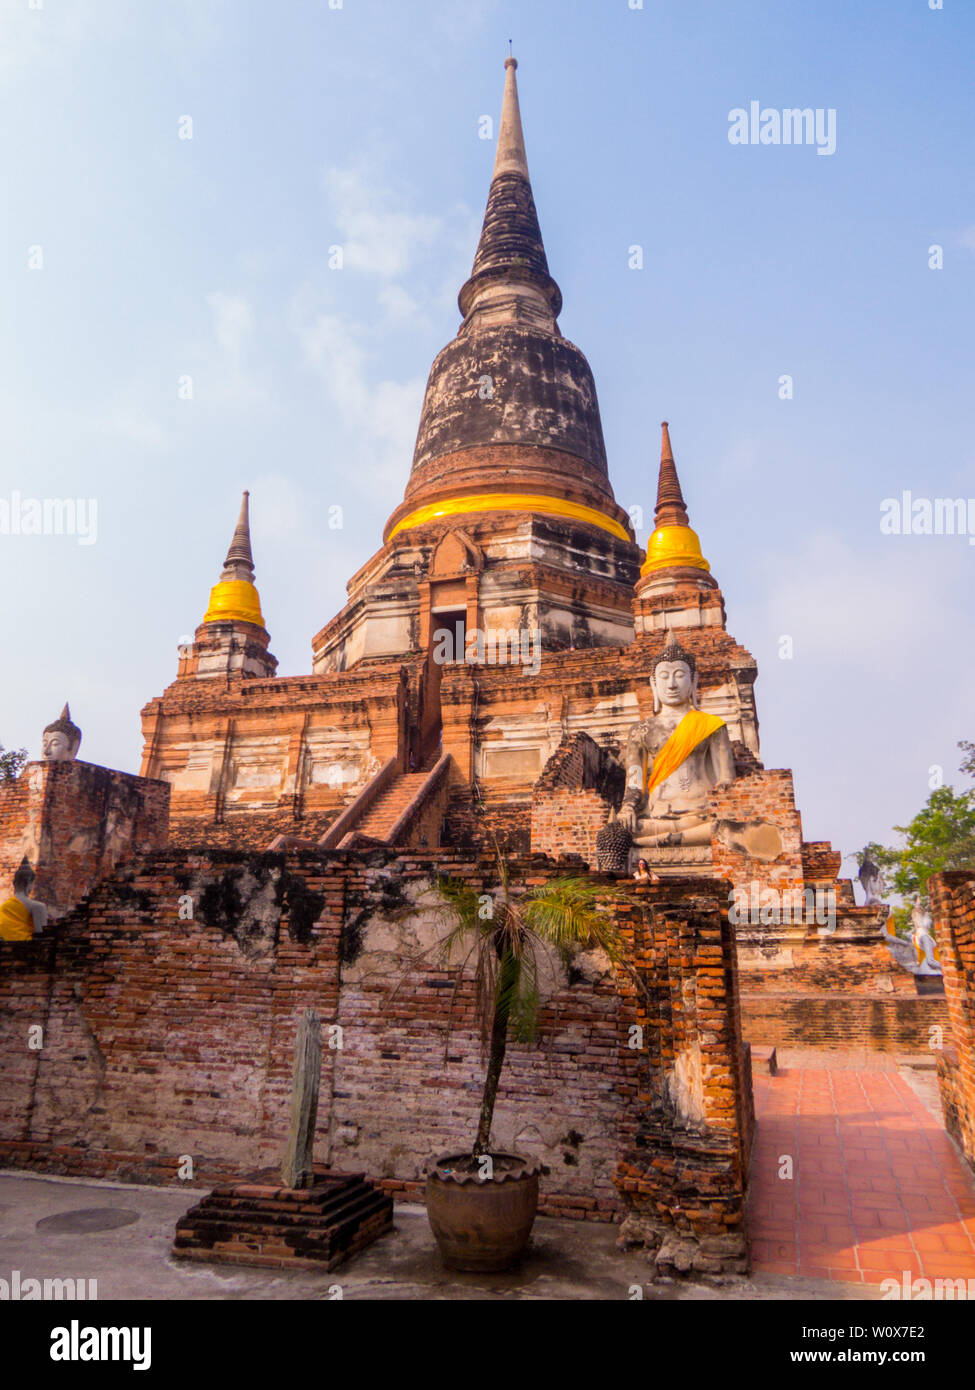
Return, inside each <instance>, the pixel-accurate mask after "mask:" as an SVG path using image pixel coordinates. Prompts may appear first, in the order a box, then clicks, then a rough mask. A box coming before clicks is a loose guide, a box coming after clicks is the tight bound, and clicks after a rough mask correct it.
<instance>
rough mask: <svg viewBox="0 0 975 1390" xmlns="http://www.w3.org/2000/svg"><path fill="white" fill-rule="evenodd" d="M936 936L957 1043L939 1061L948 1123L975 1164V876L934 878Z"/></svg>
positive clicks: (931, 885)
mask: <svg viewBox="0 0 975 1390" xmlns="http://www.w3.org/2000/svg"><path fill="white" fill-rule="evenodd" d="M928 892H929V893H930V895H931V914H932V916H933V918H934V935H935V939H936V940H937V942H938V953H939V955H940V957H941V968H942V970H943V971H944V985H945V1000H946V1002H947V1008H948V1017H949V1020H950V1028H951V1048H950V1049H948V1050H946V1052H945V1054H944V1055H943V1056H942V1057H941V1058H939V1061H938V1082H939V1085H940V1089H941V1103H942V1106H943V1108H944V1114H945V1124H946V1126H947V1128H948V1130H949V1132H950V1133H951V1134H952V1135H954V1137H955V1139H956V1140H957V1141H958V1143H959V1144H960V1145H961V1147H962V1150H963V1151H964V1154H965V1157H966V1158H967V1159H968V1161H969V1163H971V1165H972V1166H973V1167H975V875H972V874H971V873H962V872H957V871H956V872H948V873H940V874H935V875H934V877H933V878H931V879H929V880H928Z"/></svg>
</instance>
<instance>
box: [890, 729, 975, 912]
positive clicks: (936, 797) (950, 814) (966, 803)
mask: <svg viewBox="0 0 975 1390" xmlns="http://www.w3.org/2000/svg"><path fill="white" fill-rule="evenodd" d="M958 746H959V748H960V749H961V750H962V752H963V753H964V755H965V756H964V758H963V760H962V763H961V770H962V772H965V773H968V774H969V775H970V776H975V744H972V743H968V742H963V743H959V745H958ZM894 829H895V830H896V831H897V832H898V834H900V835H903V836H904V844H903V845H900V846H895V847H893V848H888V849H884V850H881V851H880V853H879V855H878V857H877V863H878V864H880V865H881V867H883V868H887V869H890V870H892V871H893V872H892V887H893V888H894V891H895V892H897V893H900V894H901V895H902V896H903V897H913V896H914V895H915V894H920V895H921V897H922V898H925V897H926V896H927V886H928V879H929V878H930V877H931V875H932V874H936V873H938V872H939V871H940V870H941V869H975V788H970V789H969V790H968V791H962V792H957V793H956V792H955V789H954V788H953V787H938V788H937V790H936V791H933V792H932V793H931V795H930V796H929V797H928V800H927V804H926V805H925V806H924V807H923V809H922V810H920V811H918V813H917V815H916V816H915V817H914V819H913V820H912V821H911V822H910V823H909V824H908V825H895V826H894Z"/></svg>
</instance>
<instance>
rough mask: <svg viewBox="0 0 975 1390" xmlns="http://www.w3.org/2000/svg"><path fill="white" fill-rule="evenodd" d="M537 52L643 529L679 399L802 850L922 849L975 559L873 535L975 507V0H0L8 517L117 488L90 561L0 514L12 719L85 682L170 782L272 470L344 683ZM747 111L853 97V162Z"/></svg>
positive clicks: (531, 120) (82, 689)
mask: <svg viewBox="0 0 975 1390" xmlns="http://www.w3.org/2000/svg"><path fill="white" fill-rule="evenodd" d="M509 36H510V37H512V38H513V39H514V41H515V53H516V55H517V57H518V59H519V65H520V66H519V72H518V77H519V84H520V95H521V105H522V114H523V118H524V123H525V134H526V145H527V150H528V160H529V166H530V168H531V172H532V181H533V187H534V191H535V199H536V203H537V206H538V211H539V216H540V220H541V225H542V231H543V235H544V237H545V242H546V248H547V251H548V257H549V264H550V267H551V270H552V273H553V274H554V275H555V277H556V279H557V280H558V281H559V283H560V285H561V288H562V292H563V296H564V300H565V308H564V310H563V314H562V317H561V327H562V330H563V332H564V333H565V334H566V336H567V337H569V338H571V339H572V340H573V341H574V342H576V343H578V344H579V346H580V347H582V349H583V350H584V351H585V352H586V354H587V356H588V358H589V360H590V363H591V365H592V368H593V371H594V373H595V377H596V383H597V387H598V390H599V396H600V405H601V409H602V417H603V427H604V431H605V435H606V442H607V449H608V454H609V460H610V474H611V478H612V481H613V485H614V488H615V492H616V496H617V498H618V499H619V501H620V502H621V503H622V504H623V505H624V506H626V507H630V506H634V505H643V506H644V507H645V509H646V517H647V519H649V517H650V516H651V514H652V503H653V491H654V481H655V473H656V460H657V454H658V442H659V428H658V426H659V421H660V420H661V419H664V418H666V419H668V420H669V421H670V424H671V435H672V438H673V443H674V450H675V455H676V458H677V463H678V468H679V470H680V474H681V478H682V482H683V485H684V492H685V496H686V498H687V501H688V506H689V509H690V514H691V522H692V525H694V526H695V528H696V529H697V531H698V532H699V534H700V536H701V540H702V545H703V547H704V552H705V554H706V555H707V557H708V558H709V560H710V562H711V565H712V570H713V572H714V574H715V575H716V577H717V578H718V580H719V582H720V583H721V585H722V588H723V590H724V593H725V598H726V602H727V607H728V627H729V630H730V631H731V632H732V633H733V634H734V635H735V636H736V637H737V639H738V641H740V642H741V643H742V644H743V645H745V646H746V647H748V648H749V649H750V650H751V651H752V652H753V653H754V654H755V656H756V658H757V659H758V662H759V668H760V674H759V682H758V686H757V698H758V706H759V717H760V721H761V733H762V751H763V757H764V759H765V761H766V764H767V765H768V766H770V767H782V766H787V767H792V768H793V769H794V770H795V775H796V783H797V790H798V796H799V803H800V806H801V809H802V811H803V818H804V829H805V833H806V836H807V838H810V839H813V838H815V839H819V838H831V839H832V840H833V841H834V843H835V844H836V846H837V847H839V848H841V849H842V850H843V852H844V853H847V852H849V851H851V850H853V849H855V848H858V847H859V846H860V845H862V844H863V842H864V841H865V840H866V839H868V838H876V839H880V840H882V841H884V840H886V841H889V840H890V838H891V826H892V825H893V824H895V823H898V822H901V821H903V820H904V819H906V818H908V817H910V815H912V814H913V812H914V811H915V810H917V809H918V808H919V806H920V805H921V803H922V802H923V801H924V799H925V798H926V797H927V795H928V791H929V776H930V774H929V769H930V768H931V767H932V766H941V767H943V768H944V773H945V778H946V780H948V781H952V780H954V781H955V783H956V785H957V784H958V783H959V782H960V781H961V779H960V777H959V775H958V774H957V771H956V769H957V763H958V754H957V750H956V748H955V744H956V742H957V740H958V739H961V738H975V724H973V720H972V705H973V702H972V699H971V691H972V684H973V678H975V650H973V642H972V632H971V613H972V595H973V583H972V577H973V573H975V546H970V545H969V544H968V540H967V537H964V536H957V535H955V536H934V535H932V536H925V535H916V536H915V535H911V536H887V535H882V534H881V531H880V525H879V522H880V515H881V502H882V501H883V499H884V498H886V497H890V496H898V495H899V494H900V493H901V491H902V490H903V489H909V490H911V492H912V494H913V495H914V496H915V497H929V498H936V497H966V498H967V497H968V496H969V495H973V496H975V468H973V452H975V444H973V439H975V432H973V429H972V424H973V421H972V414H973V401H975V391H973V384H972V376H973V373H972V342H971V323H972V292H973V286H975V195H973V189H975V179H973V173H975V170H973V149H975V140H973V134H972V132H973V129H975V123H973V109H972V108H973V100H972V86H971V67H972V51H973V40H975V7H973V6H971V5H970V4H969V3H967V0H965V2H963V0H944V9H943V10H940V11H932V10H931V9H930V8H929V5H928V0H864V2H863V3H859V4H857V5H854V6H851V5H850V4H849V3H839V0H817V3H815V4H813V3H808V2H807V3H796V2H792V3H790V0H776V2H775V3H772V0H768V3H746V2H745V0H713V3H694V0H682V3H679V4H678V3H673V0H667V2H666V3H663V2H662V0H645V3H644V7H643V8H642V9H636V10H633V9H630V8H629V3H628V0H589V2H588V3H578V0H576V3H573V4H571V5H569V4H566V3H564V2H563V0H558V2H556V0H521V2H520V3H518V4H508V3H502V0H478V3H477V4H471V3H467V0H410V3H402V2H401V0H344V3H343V4H342V7H341V8H340V9H331V8H329V6H328V4H327V0H305V2H304V3H288V0H276V3H273V4H272V3H270V0H261V2H260V3H258V2H257V0H253V2H252V3H246V2H245V0H233V2H231V0H224V2H223V3H217V2H211V0H165V3H164V2H163V0H141V2H140V4H138V5H130V4H124V3H121V0H61V3H57V0H44V8H43V9H41V10H30V9H29V8H28V0H8V3H5V4H4V5H3V7H2V10H0V132H2V134H0V157H2V177H3V182H4V187H5V189H6V190H7V193H8V196H7V198H6V199H5V200H4V206H3V208H2V210H0V275H2V287H0V288H2V296H3V299H2V302H3V304H4V310H5V312H4V332H3V334H2V339H0V341H2V349H0V350H2V363H0V366H2V371H0V499H4V498H6V499H10V498H11V497H12V494H13V493H14V491H19V492H20V493H21V495H22V496H33V497H40V498H44V497H56V498H62V497H83V498H95V499H96V501H97V507H98V512H97V541H96V543H95V544H92V545H79V544H78V543H77V538H75V537H68V536H55V535H52V536H4V535H0V593H2V595H3V607H4V616H5V620H6V621H5V627H6V635H7V661H6V668H7V677H6V679H5V681H4V682H3V693H2V697H0V741H2V742H3V743H4V744H5V745H6V746H7V747H11V746H14V747H16V746H20V745H26V746H27V747H28V749H29V750H30V752H31V754H32V755H33V756H37V755H38V754H39V751H40V733H41V729H42V728H43V726H44V724H46V723H47V722H48V721H49V720H50V719H52V718H53V717H55V716H56V714H57V713H58V711H59V710H60V708H61V705H62V703H63V701H64V700H65V698H68V699H70V701H71V707H72V712H73V714H74V715H75V717H76V718H77V720H78V722H79V723H80V724H81V725H82V726H83V728H84V743H83V746H82V756H83V757H85V758H87V759H88V760H90V761H93V762H100V763H106V764H108V765H109V766H115V767H122V768H126V769H130V770H137V769H138V765H139V757H140V752H141V733H140V723H139V710H140V708H141V707H142V705H143V704H144V703H145V702H146V700H148V699H149V698H151V697H152V696H153V695H156V694H158V693H160V692H161V691H162V690H163V689H164V687H165V686H166V685H168V684H169V683H170V681H171V680H172V679H173V678H174V677H175V671H176V647H177V643H178V641H179V639H180V637H181V636H183V635H184V634H189V633H192V631H193V629H194V628H195V626H196V625H197V623H198V622H199V620H200V618H201V617H202V614H203V611H204V608H205V604H206V600H207V596H208V593H209V588H210V586H211V585H212V584H213V583H214V582H215V580H216V577H217V573H218V570H219V568H220V565H221V562H222V559H223V555H224V553H225V550H226V546H227V543H228V541H229V538H230V534H231V531H232V529H233V523H234V519H235V516H236V511H237V507H238V504H239V494H240V491H241V489H242V488H243V487H245V486H246V487H249V488H250V489H251V493H252V497H251V502H252V526H253V534H254V548H255V558H256V564H257V571H258V587H259V589H260V593H261V598H262V603H263V608H264V613H265V618H266V620H267V623H268V627H269V629H270V631H271V635H272V650H273V651H274V652H275V653H276V655H277V656H278V658H279V660H280V663H281V664H280V667H279V670H280V673H281V674H284V675H290V674H299V673H302V672H305V671H307V670H309V669H310V664H311V658H310V644H311V638H312V635H313V634H314V633H315V632H316V631H317V630H318V628H320V627H321V626H322V625H323V624H324V623H325V622H326V621H327V620H328V619H329V618H330V617H332V615H333V614H334V613H335V612H337V611H338V609H339V608H340V607H341V605H342V602H343V599H344V594H345V582H346V580H347V579H348V578H349V576H350V575H351V574H353V573H354V572H355V570H357V569H358V568H359V566H360V565H361V564H363V563H364V562H365V560H367V559H368V558H369V556H370V555H371V554H372V553H373V552H374V551H375V550H376V549H377V548H378V545H379V543H380V540H381V532H382V526H383V523H384V521H385V519H386V517H387V516H388V515H389V513H390V511H392V509H393V507H394V506H395V505H396V504H397V503H398V502H399V500H400V498H401V496H402V490H403V487H404V485H405V483H406V479H407V476H408V470H409V465H410V459H411V455H412V447H413V440H414V436H415V432H416V425H417V420H418V416H419V409H420V403H421V399H422V392H423V386H424V383H425V380H426V375H427V372H428V370H429V366H430V362H431V360H432V359H433V357H434V355H435V354H436V352H437V351H438V350H439V349H440V348H441V347H442V346H443V345H444V343H446V342H447V341H448V339H449V338H450V337H452V336H453V334H454V333H455V331H456V328H457V324H458V314H457V310H456V303H455V300H456V293H457V290H458V289H459V287H460V285H461V283H462V282H463V280H464V279H465V278H466V276H467V274H468V273H469V270H470V264H471V260H472V258H473V253H474V248H475V245H476V240H477V234H478V231H479V228H480V220H481V217H482V214H483V208H484V200H485V197H486V194H487V187H488V181H489V178H490V170H491V164H492V160H493V154H494V146H493V142H492V141H488V140H483V139H480V138H479V135H478V131H479V121H480V118H481V117H482V116H484V115H490V116H492V117H493V118H494V120H495V122H496V120H497V117H498V114H499V110H500V102H501V91H502V85H503V68H502V64H503V60H504V57H505V54H506V52H507V40H508V38H509ZM752 100H757V101H759V102H760V103H761V104H762V106H763V107H774V108H779V109H781V108H784V107H806V106H808V107H812V108H819V107H821V108H824V109H825V108H833V109H835V111H836V152H835V153H834V154H832V155H829V156H821V155H818V154H817V151H816V149H815V147H811V146H791V147H785V146H773V145H767V146H763V145H757V146H747V147H740V146H734V145H732V144H730V143H729V141H728V129H729V120H728V116H729V112H730V111H731V110H732V109H733V108H735V107H747V106H748V104H749V102H750V101H752ZM184 116H190V117H191V118H192V139H182V140H181V139H180V138H179V130H180V119H181V118H182V117H184ZM184 130H185V124H184ZM336 244H338V245H342V246H343V248H344V255H345V263H344V268H343V269H342V270H341V271H335V270H332V269H330V268H329V247H330V246H333V245H336ZM934 244H937V245H940V246H941V247H943V262H944V264H943V268H942V269H940V270H932V269H930V268H929V264H928V261H929V253H928V248H929V246H931V245H934ZM633 245H640V246H641V247H642V248H643V257H644V264H643V269H642V270H639V271H637V270H632V269H630V268H629V266H628V251H629V248H630V247H631V246H633ZM38 246H39V247H40V248H41V252H42V256H43V266H42V268H39V269H30V268H29V266H28V257H29V248H31V247H38ZM784 374H788V375H790V376H792V378H793V382H794V396H793V399H791V400H782V399H780V398H779V378H780V376H782V375H784ZM187 375H188V376H190V377H192V383H193V397H192V399H191V400H187V399H180V397H179V394H178V384H179V381H180V379H181V378H182V377H185V376H187ZM334 505H338V506H341V508H342V515H343V520H344V525H343V527H342V529H341V530H334V529H330V528H329V526H328V515H329V507H331V506H334ZM639 538H640V539H641V540H642V541H644V542H645V541H646V538H647V531H646V528H644V530H643V531H642V532H641V533H639ZM783 636H789V637H791V638H792V643H793V656H792V658H791V659H790V660H783V659H780V656H779V651H780V647H781V641H780V639H781V638H782V637H783Z"/></svg>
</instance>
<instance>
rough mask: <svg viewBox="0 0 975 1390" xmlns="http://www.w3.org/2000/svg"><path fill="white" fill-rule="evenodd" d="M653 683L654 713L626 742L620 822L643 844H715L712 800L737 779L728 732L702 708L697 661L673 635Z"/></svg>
mask: <svg viewBox="0 0 975 1390" xmlns="http://www.w3.org/2000/svg"><path fill="white" fill-rule="evenodd" d="M651 681H652V684H653V695H654V705H653V708H654V712H653V715H652V717H651V718H649V719H644V720H642V721H641V722H640V723H639V724H634V725H633V727H632V728H631V729H630V732H629V736H628V738H627V741H626V750H625V753H624V759H623V760H624V766H625V768H626V792H625V794H624V796H623V805H622V807H621V809H620V813H619V821H620V823H621V824H622V825H623V826H625V827H626V829H627V830H629V831H630V833H631V834H632V835H633V840H634V843H635V844H637V845H645V846H648V847H656V846H661V845H707V844H710V841H711V833H712V830H713V822H712V821H711V820H710V819H709V817H708V796H709V794H710V792H711V791H712V789H713V788H714V787H716V786H725V785H727V784H728V783H729V782H733V781H734V779H735V759H734V754H733V752H732V748H731V739H730V738H729V737H728V729H727V726H726V725H725V722H724V720H723V719H719V718H718V716H717V715H715V714H705V713H704V712H703V711H702V710H701V709H699V708H698V704H697V665H696V662H695V660H694V657H693V656H692V655H691V653H690V652H687V651H685V650H684V649H683V647H681V646H680V645H679V644H678V642H677V640H676V638H675V637H673V635H671V634H668V636H667V639H666V641H665V643H664V648H663V651H661V652H660V653H659V655H658V656H657V658H656V660H655V661H654V663H653V666H652V670H651Z"/></svg>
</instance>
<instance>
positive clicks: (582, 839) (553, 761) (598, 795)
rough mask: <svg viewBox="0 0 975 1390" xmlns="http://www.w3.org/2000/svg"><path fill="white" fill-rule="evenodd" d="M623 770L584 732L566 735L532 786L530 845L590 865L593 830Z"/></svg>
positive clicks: (617, 792)
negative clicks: (574, 857) (571, 857)
mask: <svg viewBox="0 0 975 1390" xmlns="http://www.w3.org/2000/svg"><path fill="white" fill-rule="evenodd" d="M624 782H625V778H624V773H623V769H622V767H621V765H620V764H619V763H618V762H616V761H615V760H614V759H613V758H611V757H610V756H609V754H608V753H607V752H606V751H605V749H602V748H600V746H599V745H598V744H597V743H596V742H595V741H594V740H593V739H592V738H590V736H589V735H588V734H584V733H576V734H570V735H568V736H566V737H565V738H564V739H563V740H562V742H561V744H560V745H559V747H558V748H557V749H556V751H555V752H554V753H553V754H552V756H551V758H549V760H548V762H547V763H546V764H545V768H544V770H543V772H542V775H541V777H540V778H539V779H538V781H537V782H536V783H535V786H534V788H533V789H532V803H531V847H532V850H533V851H534V852H535V853H537V854H549V855H551V856H552V857H553V858H557V857H558V856H559V855H562V854H578V855H581V856H582V858H583V859H584V860H585V861H586V863H587V864H588V865H589V866H590V868H593V869H594V868H595V867H596V836H597V835H598V833H599V831H600V830H601V829H602V828H603V826H604V825H605V824H606V822H607V820H608V819H609V814H610V810H611V808H612V806H614V805H618V804H619V802H620V801H621V800H622V796H623V788H624Z"/></svg>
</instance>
